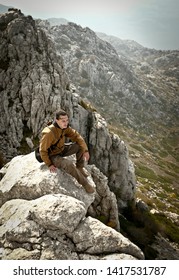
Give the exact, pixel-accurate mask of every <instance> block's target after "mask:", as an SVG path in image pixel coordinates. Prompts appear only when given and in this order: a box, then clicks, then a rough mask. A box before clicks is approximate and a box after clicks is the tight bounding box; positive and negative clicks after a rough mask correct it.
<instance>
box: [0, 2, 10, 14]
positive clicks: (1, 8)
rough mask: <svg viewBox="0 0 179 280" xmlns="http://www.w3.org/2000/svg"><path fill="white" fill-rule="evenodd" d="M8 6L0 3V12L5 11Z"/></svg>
mask: <svg viewBox="0 0 179 280" xmlns="http://www.w3.org/2000/svg"><path fill="white" fill-rule="evenodd" d="M9 8H11V7H8V6H4V5H2V4H0V14H3V13H6V12H7V11H8V9H9Z"/></svg>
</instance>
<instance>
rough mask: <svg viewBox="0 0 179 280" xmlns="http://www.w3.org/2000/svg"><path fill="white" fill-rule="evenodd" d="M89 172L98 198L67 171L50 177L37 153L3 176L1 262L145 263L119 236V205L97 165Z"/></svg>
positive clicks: (11, 166) (21, 159)
mask: <svg viewBox="0 0 179 280" xmlns="http://www.w3.org/2000/svg"><path fill="white" fill-rule="evenodd" d="M72 160H73V158H72ZM87 169H88V172H90V174H91V176H90V177H89V180H90V181H91V183H93V184H94V186H95V188H96V193H95V194H87V193H86V192H85V190H84V189H83V188H82V186H81V185H79V184H78V182H77V181H76V180H75V179H74V178H73V177H71V176H70V175H68V174H66V173H65V172H64V171H62V170H58V171H57V173H55V174H54V173H50V172H49V170H48V167H46V166H45V164H43V163H41V164H40V163H39V162H37V161H36V159H35V156H34V153H30V154H28V155H25V156H17V157H14V158H13V159H12V160H11V162H9V163H8V164H7V165H6V166H5V167H4V168H3V169H2V170H1V174H2V176H3V178H2V180H1V182H0V196H1V209H0V240H1V241H0V256H1V259H41V260H42V259H51V260H54V259H72V260H77V259H143V258H144V255H143V253H142V251H141V250H140V249H139V248H138V247H137V246H136V245H134V244H133V243H132V242H130V241H129V240H128V239H127V238H125V237H124V236H123V235H122V234H121V233H119V231H118V230H119V222H118V207H117V201H116V198H115V195H114V194H113V193H112V192H111V191H110V190H109V187H108V184H107V178H106V177H105V176H104V175H103V174H102V173H101V172H100V171H99V170H98V169H97V168H96V167H95V166H93V165H89V166H87ZM100 219H103V221H104V219H105V220H106V221H105V222H106V223H107V222H113V225H115V229H113V228H111V227H109V226H106V225H105V224H104V223H102V222H101V221H100Z"/></svg>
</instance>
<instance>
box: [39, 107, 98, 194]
mask: <svg viewBox="0 0 179 280" xmlns="http://www.w3.org/2000/svg"><path fill="white" fill-rule="evenodd" d="M66 137H67V138H69V139H70V140H71V141H72V143H68V145H66V144H65V138H66ZM72 154H76V166H75V165H74V163H73V162H72V161H71V160H69V159H67V158H64V157H67V156H70V155H72ZM40 155H41V158H42V160H43V161H44V162H45V164H46V165H47V166H48V167H49V170H50V172H56V171H57V168H61V169H63V170H65V171H66V172H67V173H69V174H70V175H72V176H73V177H74V178H76V180H77V181H78V182H79V183H80V184H81V185H82V186H83V187H84V189H85V190H86V192H88V193H94V191H95V190H94V188H93V186H92V185H91V184H90V183H89V181H88V179H87V176H88V173H87V171H86V170H85V169H84V162H85V161H88V160H89V158H90V155H89V152H88V147H87V145H86V143H85V141H84V139H83V137H82V136H81V135H80V134H79V133H78V132H77V131H76V130H74V129H72V128H71V127H70V126H69V118H68V115H67V113H66V112H65V111H63V110H59V111H58V112H56V115H55V121H54V122H53V124H51V125H50V126H47V127H45V128H44V129H43V131H42V137H41V140H40Z"/></svg>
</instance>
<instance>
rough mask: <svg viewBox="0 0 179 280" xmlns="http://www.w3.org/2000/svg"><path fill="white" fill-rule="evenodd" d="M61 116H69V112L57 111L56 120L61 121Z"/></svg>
mask: <svg viewBox="0 0 179 280" xmlns="http://www.w3.org/2000/svg"><path fill="white" fill-rule="evenodd" d="M60 116H68V114H67V112H65V111H64V110H62V109H60V110H59V111H57V112H56V113H55V118H56V119H57V120H59V119H60Z"/></svg>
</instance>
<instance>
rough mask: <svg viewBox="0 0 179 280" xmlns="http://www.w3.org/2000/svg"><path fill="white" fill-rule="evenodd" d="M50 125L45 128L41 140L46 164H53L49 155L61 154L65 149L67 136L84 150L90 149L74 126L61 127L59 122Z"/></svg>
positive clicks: (42, 156) (43, 158) (41, 149)
mask: <svg viewBox="0 0 179 280" xmlns="http://www.w3.org/2000/svg"><path fill="white" fill-rule="evenodd" d="M49 127H50V128H49ZM49 127H48V126H47V127H45V128H44V129H43V131H42V137H41V140H40V155H41V158H42V160H43V161H44V162H45V163H46V165H48V166H50V165H52V162H51V160H50V157H49V156H51V155H57V154H60V153H61V152H62V151H63V149H64V144H65V137H67V138H70V140H71V141H72V142H77V143H78V144H79V146H80V147H81V148H82V151H83V152H85V151H88V147H87V145H86V143H85V141H84V139H83V137H82V136H81V135H80V134H79V133H78V132H77V131H76V130H74V129H73V128H71V127H68V128H66V129H61V128H60V127H59V126H58V124H57V123H54V124H51V125H50V126H49ZM58 139H60V140H59V142H58V144H57V146H55V147H54V148H53V149H50V147H51V146H52V145H54V144H56V143H57V141H58Z"/></svg>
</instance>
